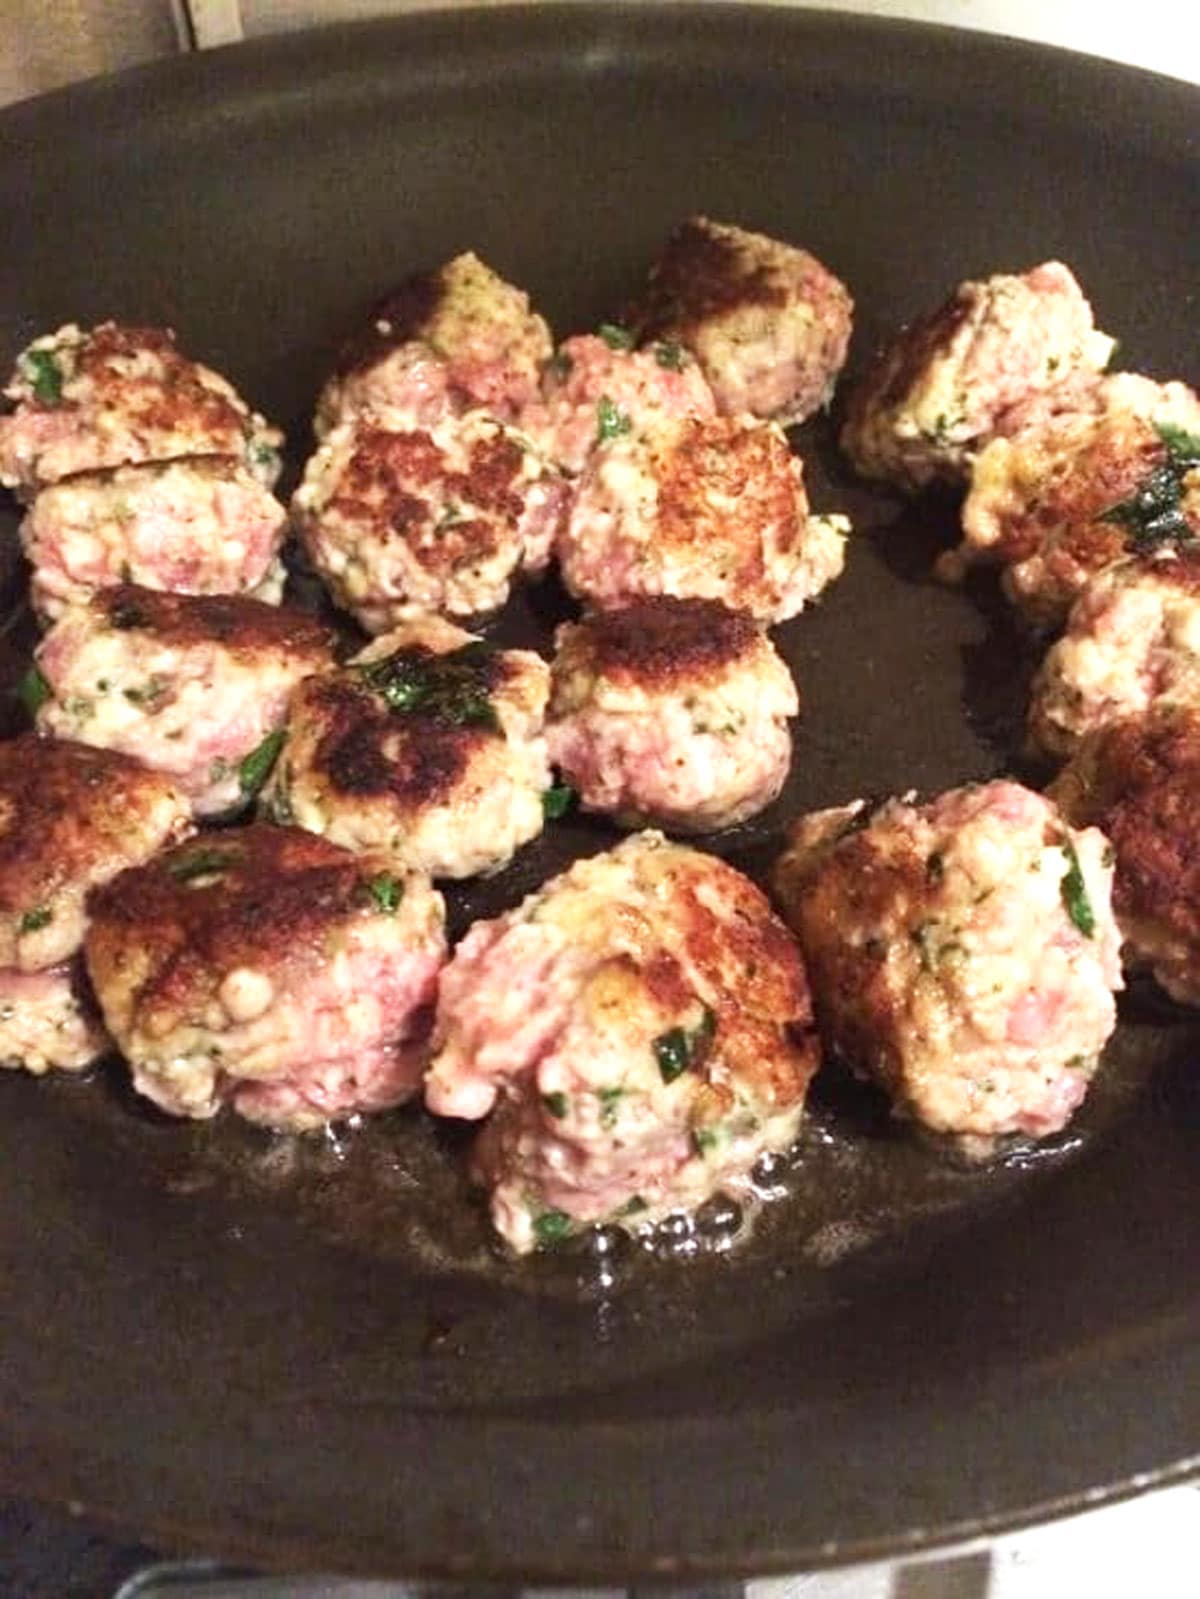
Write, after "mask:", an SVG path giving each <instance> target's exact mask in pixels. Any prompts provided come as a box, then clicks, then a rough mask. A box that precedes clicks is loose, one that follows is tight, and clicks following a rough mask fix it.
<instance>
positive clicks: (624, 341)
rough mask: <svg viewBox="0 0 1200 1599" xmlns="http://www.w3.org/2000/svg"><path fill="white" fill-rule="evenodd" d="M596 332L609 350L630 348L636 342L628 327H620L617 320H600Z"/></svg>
mask: <svg viewBox="0 0 1200 1599" xmlns="http://www.w3.org/2000/svg"><path fill="white" fill-rule="evenodd" d="M596 332H597V333H598V334H599V335H600V337H601V338H602V339H603V340H604V342H605V344H607V345H608V347H609V349H610V350H632V349H633V346H634V344H635V343H636V340H635V339H634V337H633V334H632V333H630V331H629V329H628V328H623V327H621V325H620V324H619V323H618V322H601V324H600V326H599V327H598V328H597V329H596Z"/></svg>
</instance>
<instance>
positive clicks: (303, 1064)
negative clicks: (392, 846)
mask: <svg viewBox="0 0 1200 1599" xmlns="http://www.w3.org/2000/svg"><path fill="white" fill-rule="evenodd" d="M89 909H90V912H91V925H90V927H89V928H88V933H87V940H86V954H87V964H88V971H89V973H90V975H91V979H92V983H93V985H94V987H95V990H96V994H97V996H98V997H99V1000H100V1004H101V1006H102V1007H103V1010H104V1019H105V1021H106V1023H107V1024H108V1028H109V1031H110V1032H111V1033H112V1035H113V1037H114V1038H115V1039H116V1041H117V1044H118V1046H119V1048H120V1050H121V1052H122V1054H123V1055H124V1056H125V1058H126V1059H127V1060H128V1062H129V1065H130V1067H131V1069H132V1072H133V1082H134V1086H135V1088H137V1089H138V1091H139V1092H140V1093H142V1094H145V1095H146V1096H147V1097H148V1098H150V1099H152V1100H153V1101H154V1102H155V1104H157V1105H159V1106H160V1107H161V1108H162V1109H163V1110H166V1111H169V1112H170V1113H171V1114H172V1115H176V1116H195V1117H207V1116H212V1115H214V1114H215V1112H216V1111H217V1110H219V1109H220V1107H221V1106H222V1105H223V1104H226V1103H228V1104H231V1105H232V1106H233V1108H234V1109H235V1110H237V1111H239V1112H240V1113H241V1114H242V1115H243V1116H246V1117H248V1118H249V1119H250V1120H251V1121H258V1122H264V1123H266V1124H267V1125H269V1126H272V1127H282V1128H291V1129H294V1130H303V1129H305V1128H310V1127H317V1126H320V1125H322V1124H323V1123H325V1122H328V1121H332V1120H336V1119H338V1118H340V1117H345V1116H350V1115H354V1114H356V1113H359V1112H362V1111H375V1110H383V1109H386V1108H387V1107H388V1106H390V1105H396V1104H399V1103H401V1102H402V1101H403V1100H405V1099H408V1098H409V1097H410V1096H411V1095H412V1094H413V1093H414V1092H415V1091H416V1089H417V1087H418V1085H419V1083H420V1076H421V1063H422V1062H421V1044H422V1041H423V1038H424V1035H425V1032H426V1029H427V1024H428V1019H429V1016H430V1007H431V1005H432V1002H433V999H434V996H435V994H436V991H437V974H438V970H439V968H440V966H441V964H442V961H443V960H444V959H445V948H446V946H445V938H444V934H443V922H444V907H443V904H442V899H441V895H440V894H438V893H436V892H435V891H434V890H433V889H432V888H431V886H430V884H429V881H428V879H427V878H424V877H422V876H421V875H420V874H419V873H415V872H414V873H410V874H408V875H403V874H400V873H397V871H396V869H395V867H394V865H393V864H392V863H391V862H389V861H387V860H384V859H380V858H377V857H373V856H367V855H353V854H351V853H350V852H349V851H348V850H343V849H339V848H338V847H337V845H335V844H331V843H329V842H328V840H326V839H323V838H317V837H315V836H314V835H313V834H312V833H306V832H302V831H301V830H300V829H299V828H290V827H288V828H281V827H268V826H266V825H264V824H258V825H255V826H253V827H244V828H230V829H228V830H226V831H222V832H219V833H210V834H206V835H205V836H204V837H202V838H196V839H192V840H191V841H190V842H189V843H187V844H184V845H182V846H180V847H179V848H177V849H174V850H171V851H170V852H169V853H167V854H165V855H160V856H159V857H158V858H157V859H156V860H153V861H151V862H150V863H149V864H148V865H146V866H142V867H138V868H136V869H135V870H133V871H128V872H123V873H122V874H121V875H120V876H119V877H117V878H115V879H114V880H113V881H112V882H111V883H109V884H108V885H107V886H106V887H104V888H102V889H99V890H98V891H97V892H96V893H94V894H93V895H92V897H91V901H90V906H89Z"/></svg>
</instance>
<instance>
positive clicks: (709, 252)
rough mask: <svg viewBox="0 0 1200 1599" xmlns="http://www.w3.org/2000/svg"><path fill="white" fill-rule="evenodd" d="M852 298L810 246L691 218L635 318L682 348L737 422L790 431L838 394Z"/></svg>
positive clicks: (642, 331) (646, 333) (653, 335)
mask: <svg viewBox="0 0 1200 1599" xmlns="http://www.w3.org/2000/svg"><path fill="white" fill-rule="evenodd" d="M853 310H854V304H853V301H852V300H851V298H850V295H849V293H848V292H847V290H846V287H845V285H844V284H842V283H840V282H839V281H838V279H837V278H835V277H834V275H833V274H832V272H830V271H828V269H827V268H825V267H823V266H822V265H821V263H820V262H819V261H818V260H817V259H816V257H815V256H812V255H809V253H808V251H807V250H798V249H796V248H795V247H794V246H792V245H789V244H781V243H780V242H779V241H778V240H777V239H770V238H767V237H766V235H765V234H762V233H748V232H746V230H745V229H744V228H735V227H730V226H728V225H726V224H724V223H720V222H710V221H709V219H708V218H707V217H690V218H689V219H688V220H687V221H686V222H684V223H682V224H681V225H680V226H679V227H677V228H676V229H675V231H674V233H672V235H671V236H670V238H669V239H668V240H667V243H666V247H665V248H664V250H663V253H662V255H661V256H660V257H659V259H658V261H657V262H656V264H655V265H654V267H653V268H652V269H651V272H650V280H649V283H648V284H647V286H646V291H645V295H644V296H643V299H642V302H641V304H640V306H639V307H638V310H637V313H636V314H635V316H634V317H633V319H632V320H633V321H634V324H635V326H636V328H637V332H638V334H639V337H640V338H643V339H665V340H670V341H673V342H678V343H680V344H684V345H686V346H687V348H688V349H690V350H691V351H692V352H693V353H694V354H695V356H696V358H697V360H698V361H699V362H700V365H701V366H702V367H703V369H704V375H705V377H706V378H707V379H708V381H709V383H710V384H711V385H712V391H713V393H714V394H715V395H716V398H717V405H718V406H719V407H720V409H721V410H722V411H723V412H724V413H725V414H726V415H730V416H737V415H742V414H743V413H749V414H750V415H751V416H758V417H764V418H767V419H769V420H770V421H773V422H779V423H780V424H781V425H782V426H784V427H790V426H791V425H792V423H793V422H803V421H804V419H805V417H807V416H810V415H811V414H812V412H814V411H816V410H817V409H818V408H819V407H820V406H822V405H824V404H825V403H826V402H827V401H828V399H829V397H830V395H831V394H832V393H833V385H834V382H835V380H836V378H837V375H838V373H839V372H840V371H841V368H842V363H843V362H844V361H845V359H846V346H847V344H848V343H849V340H850V319H851V315H852V313H853Z"/></svg>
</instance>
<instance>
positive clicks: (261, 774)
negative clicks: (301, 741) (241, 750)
mask: <svg viewBox="0 0 1200 1599" xmlns="http://www.w3.org/2000/svg"><path fill="white" fill-rule="evenodd" d="M286 736H287V735H286V734H285V732H284V730H283V728H281V727H277V728H276V729H275V731H274V732H273V733H268V734H267V736H266V738H264V739H263V741H262V743H261V744H259V745H258V747H257V748H256V749H252V750H251V751H250V753H249V755H247V756H245V757H244V758H243V760H242V762H241V764H240V765H239V766H238V787H239V788H240V789H241V791H242V793H243V794H244V795H245V796H246V798H247V799H249V798H250V797H251V796H252V795H254V794H257V793H258V791H259V789H260V788H261V787H262V786H263V784H264V783H265V782H266V780H267V777H268V776H269V774H270V771H271V768H272V767H273V766H274V764H275V762H276V760H277V759H278V758H279V752H280V750H281V749H282V748H283V741H284V739H285V738H286Z"/></svg>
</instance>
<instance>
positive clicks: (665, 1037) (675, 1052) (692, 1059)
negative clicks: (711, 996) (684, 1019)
mask: <svg viewBox="0 0 1200 1599" xmlns="http://www.w3.org/2000/svg"><path fill="white" fill-rule="evenodd" d="M716 1030H717V1018H716V1016H715V1014H714V1013H713V1012H712V1011H711V1010H710V1009H709V1008H708V1006H707V1005H706V1006H705V1007H704V1014H703V1016H702V1017H701V1019H700V1021H699V1022H698V1023H697V1024H696V1026H695V1027H672V1028H669V1029H668V1030H667V1032H665V1033H660V1034H659V1035H658V1037H657V1038H656V1039H655V1040H654V1058H655V1060H656V1061H657V1062H658V1069H659V1072H660V1073H661V1075H662V1080H663V1082H664V1083H673V1082H674V1081H675V1079H676V1078H677V1077H681V1076H682V1075H683V1073H684V1072H686V1071H690V1070H691V1069H692V1068H693V1067H695V1066H698V1065H699V1064H700V1063H701V1061H702V1060H703V1059H704V1057H705V1055H707V1053H708V1050H709V1046H710V1045H711V1043H712V1040H713V1034H714V1033H715V1032H716Z"/></svg>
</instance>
